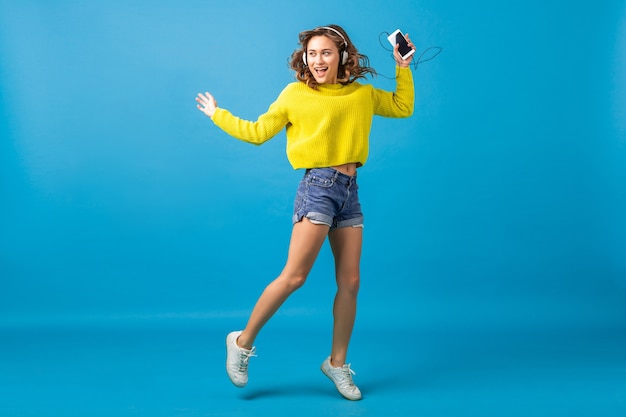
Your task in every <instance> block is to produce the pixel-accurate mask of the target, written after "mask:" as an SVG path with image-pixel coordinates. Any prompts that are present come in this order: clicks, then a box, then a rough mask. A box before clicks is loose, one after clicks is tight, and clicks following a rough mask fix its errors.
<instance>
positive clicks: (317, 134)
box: [212, 67, 414, 169]
mask: <svg viewBox="0 0 626 417" xmlns="http://www.w3.org/2000/svg"><path fill="white" fill-rule="evenodd" d="M396 72H397V79H396V92H395V93H392V92H388V91H384V90H381V89H377V88H374V87H372V86H371V85H367V84H359V83H358V82H353V83H351V84H347V85H342V84H322V85H320V86H319V87H318V88H319V89H318V90H314V89H312V88H310V87H307V86H306V84H304V83H303V82H300V81H298V82H293V83H291V84H288V85H287V87H285V89H284V90H283V91H282V92H281V93H280V95H279V96H278V98H277V99H276V101H275V102H274V103H272V105H271V106H270V107H269V109H268V111H267V112H266V113H265V114H263V115H261V116H259V118H258V119H257V121H255V122H251V121H248V120H243V119H241V118H239V117H236V116H233V115H232V114H231V113H230V112H229V111H228V110H225V109H222V108H217V109H216V110H215V113H214V114H213V118H212V119H213V122H214V123H215V124H216V125H217V126H218V127H220V128H221V129H222V130H224V131H225V132H226V133H228V134H229V135H231V136H233V137H235V138H237V139H241V140H243V141H246V142H250V143H253V144H256V145H260V144H262V143H263V142H266V141H268V140H269V139H271V138H272V137H274V136H275V135H276V134H277V133H278V132H280V131H281V130H282V129H283V128H284V127H287V132H286V133H287V158H288V159H289V162H290V163H291V165H292V166H293V168H294V169H298V168H322V167H330V166H335V165H342V164H346V163H349V162H356V163H357V164H358V165H359V166H361V165H363V164H365V161H366V160H367V155H368V150H369V145H368V142H369V133H370V129H371V126H372V118H373V116H374V115H380V116H385V117H408V116H410V115H411V114H412V113H413V102H414V91H413V90H414V88H413V75H412V73H411V69H410V68H399V67H398V68H397V71H396Z"/></svg>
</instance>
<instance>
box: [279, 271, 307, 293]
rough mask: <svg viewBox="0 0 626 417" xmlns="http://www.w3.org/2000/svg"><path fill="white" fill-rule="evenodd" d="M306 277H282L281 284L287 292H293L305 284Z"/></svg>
mask: <svg viewBox="0 0 626 417" xmlns="http://www.w3.org/2000/svg"><path fill="white" fill-rule="evenodd" d="M306 278H307V276H306V275H300V274H298V275H290V276H283V282H284V284H285V285H286V286H287V288H288V291H289V292H294V291H296V290H297V289H299V288H301V287H302V286H303V285H304V283H305V282H306Z"/></svg>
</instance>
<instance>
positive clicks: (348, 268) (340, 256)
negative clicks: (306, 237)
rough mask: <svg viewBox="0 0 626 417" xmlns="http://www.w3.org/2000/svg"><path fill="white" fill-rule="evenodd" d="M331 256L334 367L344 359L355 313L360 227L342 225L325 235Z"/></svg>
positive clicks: (357, 289) (332, 351)
mask: <svg viewBox="0 0 626 417" xmlns="http://www.w3.org/2000/svg"><path fill="white" fill-rule="evenodd" d="M328 237H329V240H330V245H331V248H332V250H333V255H334V256H335V274H336V279H337V295H336V296H335V303H334V305H333V316H334V326H333V342H332V350H331V354H330V358H331V364H332V366H335V367H340V366H343V365H344V364H345V363H346V357H347V354H348V344H349V343H350V337H351V336H352V329H353V327H354V320H355V317H356V299H357V294H358V292H359V284H360V272H359V271H360V269H359V264H360V261H361V246H362V243H363V229H362V228H360V227H344V228H341V229H335V230H333V231H331V232H330V234H329V235H328Z"/></svg>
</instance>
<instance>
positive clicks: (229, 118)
mask: <svg viewBox="0 0 626 417" xmlns="http://www.w3.org/2000/svg"><path fill="white" fill-rule="evenodd" d="M281 96H282V94H281ZM281 96H279V97H278V99H276V101H275V102H274V103H272V105H271V106H270V107H269V109H268V110H267V112H265V113H264V114H262V115H261V116H259V117H258V119H257V120H256V121H249V120H244V119H242V118H239V117H237V116H234V115H233V114H232V113H231V112H229V111H228V110H226V109H222V108H219V107H218V108H217V109H215V113H214V114H213V117H212V120H213V123H215V125H216V126H218V127H219V128H220V129H222V130H223V131H224V132H226V133H228V134H229V135H230V136H232V137H234V138H237V139H240V140H242V141H244V142H249V143H252V144H255V145H260V144H262V143H264V142H267V141H268V140H270V139H271V138H273V137H274V136H276V134H278V132H280V131H281V130H282V129H283V128H284V127H285V126H286V125H287V123H288V121H289V120H288V118H287V112H286V110H285V109H284V108H283V106H282V104H281V103H282V100H281Z"/></svg>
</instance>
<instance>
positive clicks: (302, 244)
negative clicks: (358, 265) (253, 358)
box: [237, 217, 329, 349]
mask: <svg viewBox="0 0 626 417" xmlns="http://www.w3.org/2000/svg"><path fill="white" fill-rule="evenodd" d="M328 229H329V227H328V226H325V225H319V224H313V223H311V222H310V221H309V219H307V218H306V217H305V218H304V219H302V221H301V222H299V223H296V224H295V225H294V226H293V231H292V233H291V242H290V243H289V253H288V256H287V263H286V264H285V268H284V269H283V271H282V272H281V274H280V275H279V276H278V278H276V279H275V280H274V281H272V282H271V283H270V284H269V285H268V286H267V287H265V290H264V291H263V293H262V294H261V296H260V297H259V299H258V301H257V303H256V305H255V306H254V309H253V310H252V313H251V314H250V318H249V319H248V324H247V325H246V328H245V329H244V330H243V332H242V333H241V336H239V339H238V341H237V344H238V345H239V346H240V347H242V348H246V349H250V348H251V347H252V345H253V343H254V339H256V337H257V335H258V333H259V331H261V328H262V327H263V326H264V325H265V323H267V321H268V320H269V319H270V318H271V317H272V316H273V315H274V313H276V311H277V310H278V308H279V307H280V306H281V305H282V304H283V303H284V302H285V300H286V299H287V298H288V297H289V296H290V295H291V294H292V293H293V292H294V291H295V290H297V289H298V288H300V287H301V286H302V285H303V284H304V282H305V281H306V277H307V276H308V274H309V272H310V271H311V268H312V267H313V263H314V262H315V259H316V258H317V255H318V253H319V251H320V249H321V247H322V244H323V243H324V240H325V239H326V236H327V235H328Z"/></svg>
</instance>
